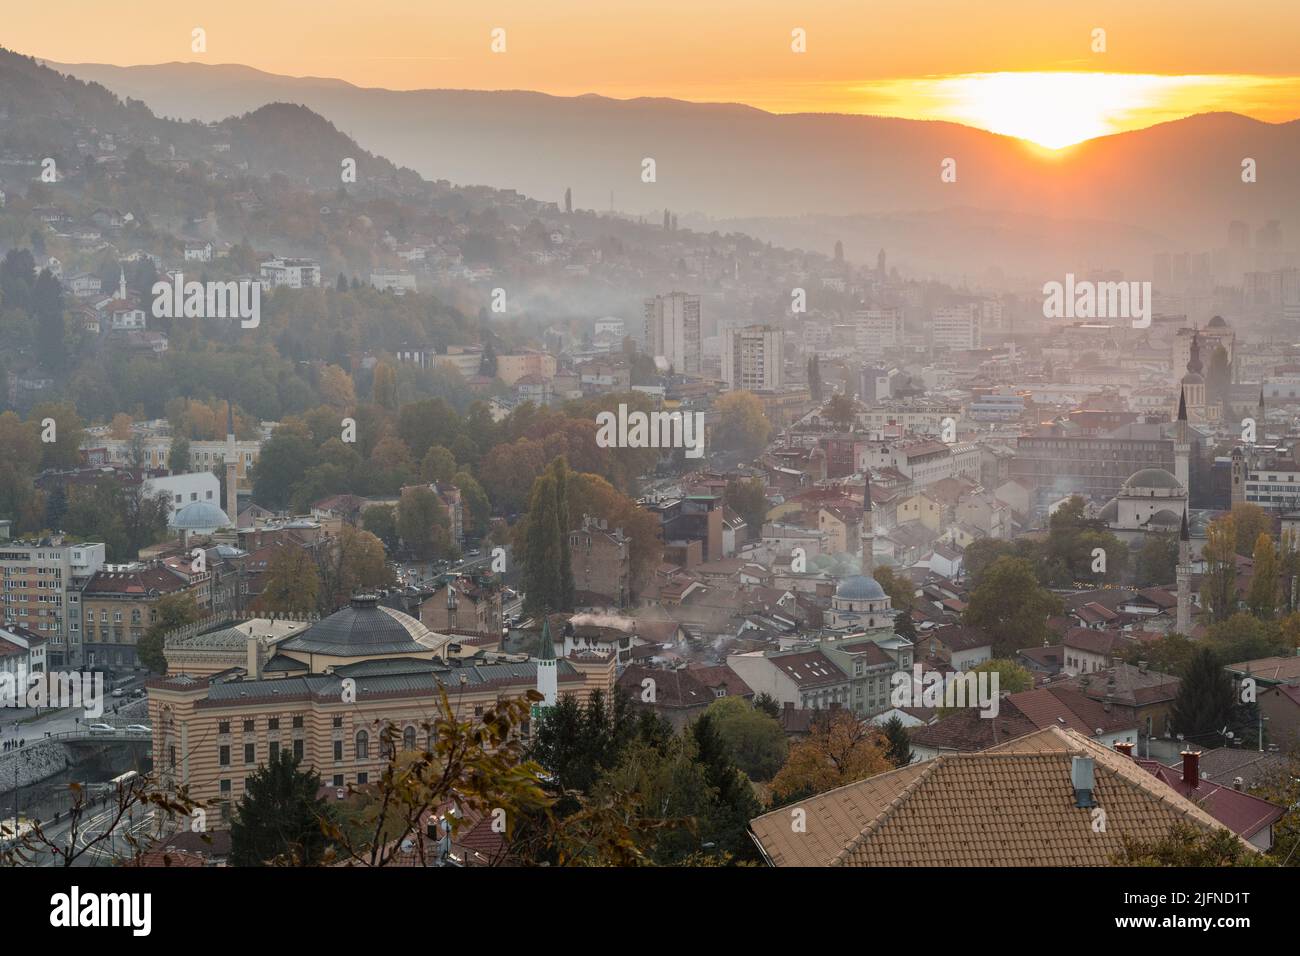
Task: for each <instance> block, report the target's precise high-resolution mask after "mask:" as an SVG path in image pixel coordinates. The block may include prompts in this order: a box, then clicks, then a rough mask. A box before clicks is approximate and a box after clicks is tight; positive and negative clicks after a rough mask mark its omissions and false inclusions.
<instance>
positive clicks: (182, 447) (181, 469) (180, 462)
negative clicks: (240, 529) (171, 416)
mask: <svg viewBox="0 0 1300 956" xmlns="http://www.w3.org/2000/svg"><path fill="white" fill-rule="evenodd" d="M167 466H168V467H169V468H171V470H172V474H174V475H184V474H188V473H189V470H190V440H189V439H188V438H186V437H185V436H184V435H182V434H180V433H177V434H175V435H172V443H171V448H170V449H169V450H168V451H167ZM230 517H231V519H232V520H233V519H234V518H236V517H238V516H237V515H231V516H230Z"/></svg>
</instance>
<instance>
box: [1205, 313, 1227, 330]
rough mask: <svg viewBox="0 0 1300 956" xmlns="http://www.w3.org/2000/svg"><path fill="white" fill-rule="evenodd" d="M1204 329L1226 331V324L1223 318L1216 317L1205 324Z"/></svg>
mask: <svg viewBox="0 0 1300 956" xmlns="http://www.w3.org/2000/svg"><path fill="white" fill-rule="evenodd" d="M1205 327H1206V328H1207V329H1226V328H1227V327H1228V322H1227V320H1226V319H1224V317H1223V316H1221V315H1216V316H1215V317H1214V318H1212V319H1210V321H1209V322H1207V323H1206V324H1205Z"/></svg>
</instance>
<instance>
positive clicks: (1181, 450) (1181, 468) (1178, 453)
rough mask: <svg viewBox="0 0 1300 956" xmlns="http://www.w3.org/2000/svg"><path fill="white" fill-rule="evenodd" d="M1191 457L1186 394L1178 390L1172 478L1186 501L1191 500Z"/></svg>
mask: <svg viewBox="0 0 1300 956" xmlns="http://www.w3.org/2000/svg"><path fill="white" fill-rule="evenodd" d="M1191 456H1192V439H1191V432H1190V429H1189V427H1188V424H1187V392H1186V391H1185V390H1184V389H1182V388H1180V389H1179V390H1178V424H1177V426H1176V429H1175V432H1174V477H1175V478H1177V479H1178V483H1179V484H1180V485H1182V486H1183V491H1185V492H1186V493H1187V498H1188V501H1190V500H1191V496H1192V486H1191V482H1190V481H1189V480H1188V475H1189V471H1190V466H1189V460H1190V459H1191Z"/></svg>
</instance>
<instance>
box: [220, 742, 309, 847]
mask: <svg viewBox="0 0 1300 956" xmlns="http://www.w3.org/2000/svg"><path fill="white" fill-rule="evenodd" d="M320 787H321V783H320V776H319V775H318V774H317V773H316V772H315V771H314V770H310V769H309V770H302V769H300V768H299V765H298V759H297V758H296V757H294V756H293V754H292V753H290V752H289V751H288V750H281V751H280V753H279V755H278V756H276V757H275V758H274V759H273V760H270V761H268V762H267V763H266V764H264V765H263V766H261V767H259V768H258V769H257V771H256V772H255V773H253V774H251V775H250V776H249V777H248V779H247V780H246V781H245V784H244V795H243V797H242V798H241V799H240V801H239V806H238V807H237V808H236V809H235V817H234V820H232V821H231V824H230V863H231V865H232V866H270V865H275V864H276V863H283V862H290V863H292V864H294V865H299V866H301V865H314V864H316V863H318V862H319V861H320V859H321V857H322V856H323V855H324V853H325V831H324V830H323V828H322V827H321V821H322V820H323V819H325V818H326V817H327V814H328V812H329V811H328V806H327V804H326V802H325V799H324V798H323V797H318V796H317V793H318V792H319V791H320Z"/></svg>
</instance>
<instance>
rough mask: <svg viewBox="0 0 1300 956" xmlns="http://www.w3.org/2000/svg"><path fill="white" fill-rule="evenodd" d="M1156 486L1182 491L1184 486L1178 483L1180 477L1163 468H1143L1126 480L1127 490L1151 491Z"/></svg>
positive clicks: (1166, 489)
mask: <svg viewBox="0 0 1300 956" xmlns="http://www.w3.org/2000/svg"><path fill="white" fill-rule="evenodd" d="M1152 488H1156V489H1159V490H1162V491H1182V490H1183V486H1182V485H1180V484H1179V483H1178V479H1177V478H1175V477H1174V476H1173V475H1171V474H1169V472H1167V471H1165V470H1164V469H1163V468H1143V469H1142V470H1141V471H1139V472H1135V473H1134V474H1133V475H1132V476H1131V477H1130V478H1129V480H1128V481H1126V482H1124V490H1125V491H1126V492H1133V491H1139V490H1142V491H1149V490H1150V489H1152Z"/></svg>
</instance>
